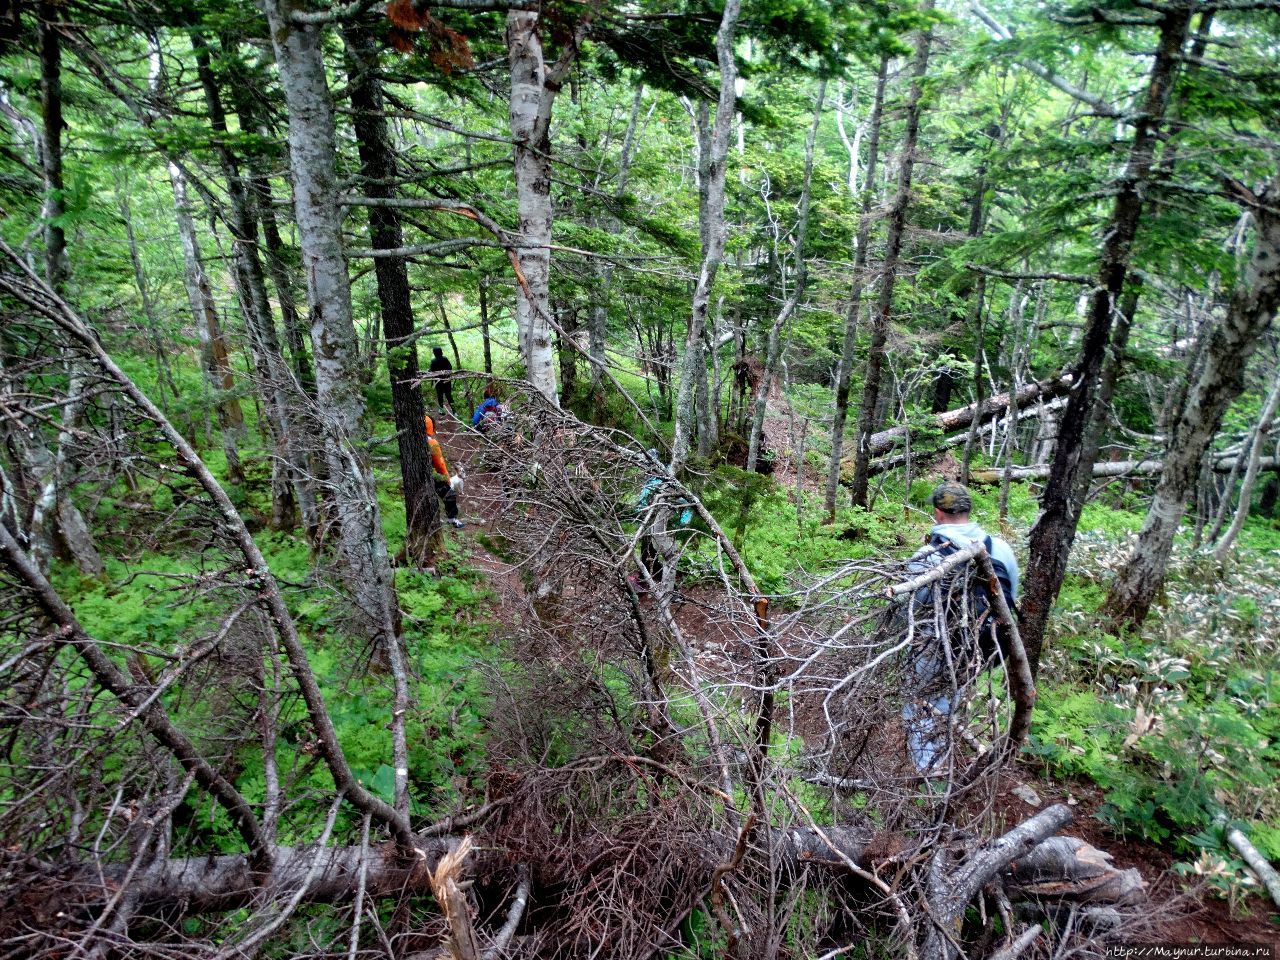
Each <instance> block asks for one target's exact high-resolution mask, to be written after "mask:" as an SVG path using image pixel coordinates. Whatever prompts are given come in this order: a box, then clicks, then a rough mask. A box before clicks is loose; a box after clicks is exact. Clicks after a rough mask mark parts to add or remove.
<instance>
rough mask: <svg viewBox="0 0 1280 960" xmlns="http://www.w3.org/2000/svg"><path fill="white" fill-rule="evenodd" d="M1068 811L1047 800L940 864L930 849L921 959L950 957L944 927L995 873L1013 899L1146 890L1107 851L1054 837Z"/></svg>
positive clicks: (1083, 899)
mask: <svg viewBox="0 0 1280 960" xmlns="http://www.w3.org/2000/svg"><path fill="white" fill-rule="evenodd" d="M1073 816H1074V814H1073V813H1072V811H1071V808H1070V807H1068V806H1066V805H1065V804H1061V803H1058V804H1054V805H1053V806H1051V807H1047V808H1045V809H1044V810H1042V811H1041V812H1040V813H1037V814H1036V815H1035V816H1034V817H1032V818H1031V819H1030V820H1025V821H1023V822H1022V823H1020V824H1018V826H1016V827H1014V828H1013V829H1012V830H1010V831H1009V832H1008V833H1006V834H1004V835H1003V836H1001V837H997V838H995V839H994V840H991V841H989V842H987V843H986V844H984V845H983V846H981V847H979V848H978V849H977V850H975V851H974V852H972V853H970V854H969V855H968V856H967V857H965V858H964V859H963V860H962V861H961V862H960V863H959V864H958V865H957V866H955V867H953V868H951V869H950V870H948V869H946V866H945V858H946V851H945V850H939V851H938V852H937V854H935V856H934V860H933V864H932V866H931V869H930V874H931V876H930V880H929V894H928V899H929V912H930V915H931V917H932V918H933V920H934V925H933V926H931V927H930V928H929V931H928V933H927V935H926V937H925V942H924V947H923V949H922V951H921V957H922V958H923V960H952V958H954V957H955V956H956V955H957V953H956V950H955V946H954V942H953V941H952V940H951V938H950V937H949V936H947V935H946V933H945V930H946V928H948V927H949V926H951V925H952V924H954V923H955V922H956V921H957V920H958V919H959V918H960V917H961V916H962V915H963V913H964V911H965V909H966V908H967V907H968V905H969V903H970V902H971V901H972V900H973V898H974V897H975V896H977V893H978V891H979V890H981V889H982V888H983V887H984V886H986V885H987V884H988V883H990V882H992V881H994V880H999V881H1000V883H1001V884H1002V886H1003V887H1004V890H1005V892H1006V894H1007V895H1008V896H1009V898H1010V900H1012V901H1015V902H1016V901H1020V900H1024V899H1033V900H1036V901H1037V902H1044V901H1055V900H1056V901H1068V902H1071V903H1090V904H1097V903H1107V904H1132V903H1137V902H1140V901H1141V900H1143V899H1145V897H1146V886H1145V884H1144V882H1143V880H1142V877H1141V875H1140V874H1139V873H1138V871H1137V870H1117V869H1116V868H1115V867H1113V866H1112V865H1111V862H1110V860H1111V857H1110V855H1108V854H1106V853H1103V852H1102V851H1100V850H1097V849H1096V848H1094V847H1091V846H1090V845H1089V844H1087V843H1085V842H1084V841H1083V840H1078V839H1076V838H1075V837H1059V836H1055V834H1056V833H1057V831H1058V830H1060V829H1061V828H1062V827H1064V826H1066V824H1068V823H1070V822H1071V820H1072V818H1073Z"/></svg>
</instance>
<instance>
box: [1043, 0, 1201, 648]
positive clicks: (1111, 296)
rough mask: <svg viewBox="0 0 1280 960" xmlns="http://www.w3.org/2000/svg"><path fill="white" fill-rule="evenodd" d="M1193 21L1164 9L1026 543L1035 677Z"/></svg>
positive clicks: (1183, 10)
mask: <svg viewBox="0 0 1280 960" xmlns="http://www.w3.org/2000/svg"><path fill="white" fill-rule="evenodd" d="M1190 21H1191V7H1190V5H1189V4H1187V3H1185V2H1184V3H1178V4H1175V5H1171V6H1169V7H1167V8H1164V12H1163V13H1162V14H1161V18H1160V39H1159V43H1158V46H1157V50H1156V56H1155V59H1154V61H1153V63H1152V66H1151V73H1150V77H1149V80H1148V83H1147V92H1146V96H1145V98H1144V103H1143V105H1142V109H1141V111H1140V112H1139V113H1138V114H1137V115H1136V117H1135V119H1134V133H1133V141H1132V142H1131V144H1130V147H1129V155H1128V158H1127V161H1126V164H1125V169H1124V171H1123V172H1122V174H1121V175H1120V177H1119V184H1118V186H1119V190H1118V193H1117V196H1116V201H1115V206H1114V208H1113V210H1112V214H1111V217H1110V218H1109V221H1108V223H1107V226H1106V229H1105V230H1104V236H1105V240H1104V242H1103V247H1102V255H1101V258H1100V261H1099V264H1098V289H1097V291H1096V292H1095V293H1094V294H1093V295H1092V297H1091V298H1090V300H1089V304H1088V308H1087V316H1088V319H1087V322H1086V326H1085V331H1084V336H1083V340H1082V343H1081V355H1080V362H1079V363H1078V364H1077V367H1076V371H1075V372H1076V383H1075V386H1074V388H1073V390H1072V393H1071V399H1070V401H1069V402H1068V403H1067V407H1066V410H1064V411H1063V414H1062V419H1061V421H1060V423H1059V426H1058V445H1057V451H1056V453H1055V455H1054V460H1053V473H1052V474H1051V475H1050V477H1049V482H1048V483H1047V484H1046V485H1045V489H1044V493H1043V494H1042V496H1041V498H1040V516H1039V518H1038V519H1037V520H1036V523H1035V526H1034V527H1033V528H1032V530H1031V536H1030V538H1029V544H1028V548H1029V549H1028V553H1029V555H1030V561H1029V563H1028V565H1027V571H1026V574H1025V575H1024V577H1023V595H1022V608H1021V613H1020V618H1019V620H1020V627H1021V630H1022V640H1023V643H1024V645H1025V646H1026V649H1027V659H1028V660H1029V661H1030V663H1031V669H1032V672H1033V673H1035V672H1037V671H1038V670H1039V666H1040V652H1041V648H1042V647H1043V645H1044V631H1045V625H1046V624H1047V623H1048V621H1049V611H1050V609H1051V608H1052V607H1053V603H1054V601H1055V600H1056V599H1057V597H1058V591H1059V590H1060V589H1061V588H1062V581H1063V578H1064V577H1065V576H1066V571H1067V558H1068V556H1069V555H1070V553H1071V544H1072V543H1073V542H1074V540H1075V535H1076V527H1077V525H1078V524H1079V522H1080V505H1079V501H1078V499H1077V497H1076V490H1077V486H1078V484H1079V474H1080V467H1081V459H1080V455H1081V452H1082V444H1083V440H1084V435H1085V431H1086V430H1087V428H1088V425H1089V419H1090V417H1091V416H1092V415H1093V406H1094V402H1095V400H1096V397H1097V390H1098V376H1099V373H1100V371H1101V369H1102V363H1103V360H1104V358H1105V355H1106V348H1107V343H1108V341H1109V340H1110V339H1111V324H1112V317H1113V313H1114V310H1115V306H1116V304H1117V302H1118V300H1119V298H1120V296H1121V294H1122V293H1123V291H1124V286H1125V281H1126V279H1127V277H1128V274H1129V258H1130V251H1131V248H1132V246H1133V240H1134V237H1136V236H1137V233H1138V221H1139V219H1140V217H1141V214H1142V208H1143V194H1144V191H1145V188H1146V185H1147V182H1148V180H1149V178H1150V175H1151V169H1152V164H1153V162H1154V159H1155V151H1156V144H1157V142H1158V133H1159V128H1160V125H1161V123H1162V121H1163V118H1164V115H1165V111H1166V109H1167V107H1168V104H1169V96H1170V91H1171V90H1172V87H1173V80H1174V77H1175V74H1176V71H1177V67H1178V64H1179V62H1180V61H1181V59H1182V49H1183V45H1184V44H1185V43H1186V40H1187V35H1188V33H1189V28H1190Z"/></svg>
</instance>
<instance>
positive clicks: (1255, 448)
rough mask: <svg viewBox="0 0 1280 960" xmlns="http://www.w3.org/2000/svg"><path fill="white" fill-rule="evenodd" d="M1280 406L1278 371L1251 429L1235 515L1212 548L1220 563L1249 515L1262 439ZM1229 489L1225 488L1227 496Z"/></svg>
mask: <svg viewBox="0 0 1280 960" xmlns="http://www.w3.org/2000/svg"><path fill="white" fill-rule="evenodd" d="M1278 406H1280V373H1277V375H1276V378H1275V380H1274V381H1273V382H1272V384H1271V392H1270V393H1269V394H1268V395H1267V399H1266V402H1265V403H1264V404H1263V407H1262V413H1261V414H1260V415H1259V416H1258V426H1257V427H1256V428H1255V429H1254V431H1253V443H1252V444H1251V445H1250V447H1249V466H1248V467H1247V468H1246V469H1245V472H1244V480H1243V481H1242V482H1241V484H1240V500H1239V502H1238V503H1237V504H1236V512H1235V516H1233V517H1232V518H1231V526H1229V527H1227V532H1226V533H1224V534H1223V535H1222V539H1221V540H1219V541H1218V545H1217V546H1216V547H1214V549H1213V556H1214V559H1215V560H1217V561H1218V562H1219V563H1221V562H1222V561H1223V560H1225V559H1227V555H1228V554H1229V553H1230V552H1231V545H1232V544H1234V543H1235V541H1236V537H1238V536H1239V535H1240V528H1241V527H1243V526H1244V521H1245V518H1246V517H1248V516H1249V505H1250V503H1252V501H1253V486H1254V484H1255V483H1257V482H1258V468H1259V467H1260V466H1261V462H1262V441H1263V438H1265V437H1266V436H1267V435H1268V434H1270V432H1271V425H1272V422H1273V421H1274V420H1275V416H1276V408H1277V407H1278ZM1230 493H1231V491H1230V489H1228V490H1227V494H1228V496H1229V495H1230Z"/></svg>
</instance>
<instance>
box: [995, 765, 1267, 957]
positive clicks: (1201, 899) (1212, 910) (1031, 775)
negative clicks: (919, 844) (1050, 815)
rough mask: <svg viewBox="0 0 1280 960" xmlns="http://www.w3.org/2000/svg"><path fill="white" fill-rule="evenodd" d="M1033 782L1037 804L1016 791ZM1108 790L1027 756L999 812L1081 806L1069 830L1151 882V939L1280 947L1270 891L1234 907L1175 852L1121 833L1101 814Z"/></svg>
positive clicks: (1013, 819) (1006, 775)
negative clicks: (1186, 872)
mask: <svg viewBox="0 0 1280 960" xmlns="http://www.w3.org/2000/svg"><path fill="white" fill-rule="evenodd" d="M1022 786H1029V787H1031V788H1032V789H1033V790H1034V791H1035V792H1036V794H1037V795H1038V796H1039V798H1040V800H1041V804H1040V806H1039V807H1034V806H1032V805H1031V804H1030V803H1028V802H1027V801H1026V800H1024V799H1023V798H1022V797H1019V796H1017V795H1016V794H1015V793H1013V791H1014V790H1015V789H1017V788H1018V787H1022ZM1103 802H1104V801H1103V796H1102V791H1101V790H1100V789H1098V787H1096V786H1095V785H1094V784H1092V783H1089V782H1087V781H1081V780H1073V781H1070V782H1063V781H1056V780H1053V779H1050V778H1047V777H1045V776H1043V775H1042V774H1041V773H1040V771H1038V770H1037V769H1036V767H1035V765H1033V764H1031V763H1029V762H1026V761H1021V762H1018V763H1015V764H1013V765H1012V766H1010V767H1009V768H1008V769H1006V770H1005V771H1004V772H1003V773H1002V774H1001V778H1000V784H999V787H998V792H997V796H996V807H995V811H994V813H995V816H996V819H997V823H999V822H1000V821H1001V820H1003V821H1004V823H1005V824H1006V825H1007V826H1013V825H1014V824H1015V823H1017V822H1019V821H1022V820H1025V819H1026V818H1027V817H1028V816H1030V815H1032V814H1034V813H1035V812H1036V810H1037V809H1042V808H1043V807H1044V806H1046V805H1048V804H1052V803H1066V804H1069V805H1071V806H1073V807H1074V808H1075V811H1076V818H1075V820H1074V821H1073V822H1072V823H1071V825H1070V826H1069V827H1068V828H1067V829H1066V831H1065V832H1066V833H1069V834H1070V835H1071V836H1075V837H1079V838H1080V839H1082V840H1084V841H1086V842H1087V843H1090V844H1092V845H1093V846H1095V847H1097V848H1098V849H1099V850H1104V851H1106V852H1107V853H1109V854H1111V858H1112V861H1111V862H1112V863H1113V864H1115V866H1117V867H1121V868H1124V869H1128V868H1130V867H1135V868H1137V870H1138V871H1139V872H1140V873H1141V874H1142V877H1143V879H1144V880H1146V882H1147V890H1148V893H1149V895H1150V900H1151V904H1152V908H1153V911H1154V912H1155V914H1156V915H1155V917H1154V920H1155V928H1154V930H1153V931H1152V934H1151V936H1150V940H1151V942H1153V943H1155V942H1159V943H1170V944H1174V943H1176V944H1203V943H1215V944H1241V943H1248V944H1271V945H1273V946H1280V916H1278V915H1277V914H1278V913H1280V911H1277V910H1276V908H1275V905H1274V904H1272V903H1271V901H1270V900H1269V899H1268V898H1267V897H1266V895H1265V894H1255V895H1253V896H1250V897H1248V898H1247V899H1246V900H1245V901H1244V902H1243V903H1241V904H1239V905H1238V906H1237V908H1236V910H1235V911H1234V912H1233V911H1232V909H1231V906H1230V905H1229V904H1228V903H1227V902H1226V901H1225V900H1223V899H1221V898H1219V897H1217V896H1215V895H1214V894H1213V893H1212V892H1211V891H1210V890H1208V889H1206V888H1205V887H1203V886H1200V887H1199V888H1197V887H1196V886H1195V885H1194V884H1192V883H1191V882H1190V879H1189V878H1187V877H1183V876H1179V875H1178V874H1176V873H1174V871H1173V865H1174V862H1175V858H1174V856H1173V855H1172V854H1171V853H1170V852H1169V851H1167V850H1165V849H1164V848H1162V847H1159V846H1157V845H1155V844H1152V843H1148V842H1146V841H1144V840H1141V839H1138V838H1136V837H1132V836H1120V835H1119V834H1117V833H1115V832H1114V831H1112V830H1111V829H1110V828H1109V827H1108V826H1107V825H1106V824H1105V823H1103V822H1102V821H1101V820H1099V819H1098V818H1097V816H1096V814H1097V812H1098V810H1099V808H1100V807H1101V806H1102V805H1103Z"/></svg>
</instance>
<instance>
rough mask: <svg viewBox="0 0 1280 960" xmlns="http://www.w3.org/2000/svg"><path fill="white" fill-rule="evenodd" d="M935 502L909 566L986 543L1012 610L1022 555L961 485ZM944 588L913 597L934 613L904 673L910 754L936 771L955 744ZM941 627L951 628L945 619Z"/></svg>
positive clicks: (941, 490)
mask: <svg viewBox="0 0 1280 960" xmlns="http://www.w3.org/2000/svg"><path fill="white" fill-rule="evenodd" d="M929 501H930V503H931V504H932V505H933V518H934V521H935V523H934V526H933V528H932V529H930V531H929V538H928V546H927V547H926V548H925V549H924V550H921V551H920V552H919V553H918V554H917V555H916V557H913V558H912V562H911V564H910V566H909V567H908V569H910V570H912V571H913V572H915V573H923V572H925V571H926V570H928V569H929V568H930V567H932V566H936V565H937V564H939V563H941V562H942V561H943V560H944V559H945V558H946V557H947V555H948V554H951V553H954V552H956V550H959V549H964V548H966V547H969V546H972V545H973V544H974V543H981V544H983V545H984V546H985V547H986V549H987V553H988V555H989V556H990V557H991V565H992V569H993V570H994V571H995V573H996V577H997V579H998V580H999V581H1000V585H1001V589H1002V591H1003V592H1004V593H1005V597H1006V601H1008V602H1009V606H1010V609H1012V607H1013V602H1012V601H1016V600H1017V597H1018V560H1017V558H1016V557H1015V556H1014V554H1013V548H1012V547H1010V546H1009V544H1008V543H1006V542H1005V541H1004V540H1003V539H1002V538H1000V537H997V536H992V535H991V534H988V533H987V532H986V531H985V530H984V529H982V527H981V526H979V525H978V524H977V523H974V522H973V521H971V520H970V519H969V512H970V511H971V510H972V509H973V500H972V498H971V497H970V495H969V491H968V490H967V489H965V488H964V487H963V486H961V485H960V484H958V483H943V484H940V485H939V486H938V487H936V488H934V490H933V492H932V493H931V494H930V495H929ZM938 587H939V585H938V584H937V583H936V582H935V583H933V584H929V585H927V586H924V587H921V588H920V589H919V590H918V591H916V595H915V597H914V598H913V603H914V605H915V611H914V612H915V613H924V612H926V611H927V612H928V614H929V616H928V619H921V620H918V621H917V622H916V626H917V631H918V634H919V636H920V638H921V642H920V643H919V644H918V645H917V649H916V651H914V652H913V656H912V658H911V660H910V662H909V663H908V664H907V666H906V676H905V677H904V690H903V695H904V698H903V706H902V720H903V725H904V726H905V727H906V734H907V753H908V754H909V755H910V757H911V761H912V763H913V764H915V767H916V769H917V770H918V771H919V772H920V773H922V774H928V773H929V772H930V771H932V770H933V769H934V767H935V766H936V765H937V764H938V762H939V761H940V760H942V759H943V757H945V756H946V754H947V752H948V751H949V749H950V745H951V738H950V720H951V707H952V703H951V693H952V691H951V684H950V682H949V680H950V677H949V669H948V664H949V662H951V663H954V657H950V658H949V657H948V656H947V650H945V649H943V646H942V644H943V643H946V642H949V638H948V637H940V636H938V632H939V626H940V625H939V624H938V622H937V620H936V616H935V615H936V612H937V611H936V605H935V603H934V600H935V597H936V596H940V594H939V592H938ZM980 605H981V604H980ZM981 615H982V616H983V618H984V619H985V618H988V617H989V611H981ZM941 626H942V627H943V628H944V629H945V624H942V625H941ZM983 631H987V633H988V635H989V636H991V637H992V638H995V637H996V632H995V629H994V625H993V624H992V623H990V622H989V621H988V622H985V623H980V624H978V625H977V626H976V630H975V637H974V639H975V640H976V639H979V637H980V636H981V634H982V632H983ZM992 646H994V645H992ZM953 653H954V651H953Z"/></svg>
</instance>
